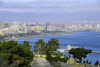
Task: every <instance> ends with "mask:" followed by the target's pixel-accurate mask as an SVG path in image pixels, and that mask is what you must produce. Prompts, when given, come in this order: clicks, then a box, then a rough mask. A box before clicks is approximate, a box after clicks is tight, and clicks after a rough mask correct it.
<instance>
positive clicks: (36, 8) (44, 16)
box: [0, 0, 100, 23]
mask: <svg viewBox="0 0 100 67" xmlns="http://www.w3.org/2000/svg"><path fill="white" fill-rule="evenodd" d="M99 17H100V1H99V0H88V1H87V0H84V1H83V0H0V21H3V20H6V21H24V22H27V21H29V22H52V23H53V22H55V23H57V22H59V23H60V22H63V23H69V22H71V23H77V22H79V23H83V22H85V23H86V22H90V23H91V22H92V23H95V22H97V21H98V22H99V21H100V19H99Z"/></svg>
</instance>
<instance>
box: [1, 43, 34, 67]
mask: <svg viewBox="0 0 100 67" xmlns="http://www.w3.org/2000/svg"><path fill="white" fill-rule="evenodd" d="M30 49H31V46H29V42H27V41H24V43H23V44H18V43H17V41H8V42H6V41H3V42H0V67H30V65H29V64H30V62H32V60H33V53H32V51H30Z"/></svg>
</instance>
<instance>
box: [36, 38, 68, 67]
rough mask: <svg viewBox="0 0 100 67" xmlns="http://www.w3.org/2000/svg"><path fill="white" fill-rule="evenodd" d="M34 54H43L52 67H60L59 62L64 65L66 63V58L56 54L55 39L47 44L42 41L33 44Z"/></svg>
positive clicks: (57, 45)
mask: <svg viewBox="0 0 100 67" xmlns="http://www.w3.org/2000/svg"><path fill="white" fill-rule="evenodd" d="M34 48H35V50H34V51H35V52H36V53H37V54H45V55H46V60H48V62H49V63H50V64H51V65H52V66H53V67H60V66H61V64H60V62H64V63H66V62H67V61H68V57H66V56H64V57H63V58H61V56H63V54H62V53H60V52H58V51H57V49H58V48H59V42H58V40H57V39H54V38H52V39H50V40H49V41H48V43H45V42H44V41H43V40H42V39H40V40H38V41H37V42H35V46H34Z"/></svg>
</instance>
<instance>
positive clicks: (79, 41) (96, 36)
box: [18, 32, 100, 64]
mask: <svg viewBox="0 0 100 67" xmlns="http://www.w3.org/2000/svg"><path fill="white" fill-rule="evenodd" d="M40 38H42V39H44V41H45V42H47V41H48V40H50V39H51V38H56V39H58V40H59V43H60V48H66V46H67V45H68V44H70V45H71V46H78V47H83V48H87V49H92V50H94V51H98V52H100V33H97V32H74V33H69V34H63V35H52V36H39V37H32V38H24V39H18V42H19V43H20V44H21V43H23V41H25V40H26V41H30V45H32V50H33V49H34V48H33V47H34V42H35V41H37V40H38V39H40ZM86 59H88V60H89V61H91V62H92V64H94V62H95V61H96V60H99V61H100V54H95V53H92V54H90V55H88V57H87V58H86Z"/></svg>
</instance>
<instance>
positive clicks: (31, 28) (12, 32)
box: [0, 21, 100, 39]
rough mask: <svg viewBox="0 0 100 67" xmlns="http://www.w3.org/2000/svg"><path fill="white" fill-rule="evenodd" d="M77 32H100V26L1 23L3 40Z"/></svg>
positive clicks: (0, 28)
mask: <svg viewBox="0 0 100 67" xmlns="http://www.w3.org/2000/svg"><path fill="white" fill-rule="evenodd" d="M75 31H94V32H100V24H98V23H97V24H89V23H87V24H86V23H85V24H79V23H78V24H60V23H58V24H56V23H49V22H48V23H36V22H34V23H33V22H30V23H25V22H17V21H14V22H11V23H9V22H7V21H3V22H0V37H1V39H4V38H5V37H6V38H7V37H8V38H12V37H13V36H15V37H25V36H29V35H30V36H32V35H42V34H46V33H48V34H49V33H70V32H75ZM27 34H28V35H27Z"/></svg>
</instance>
